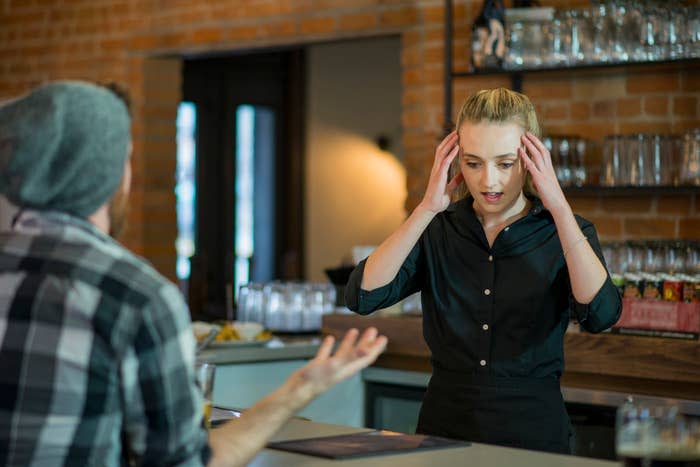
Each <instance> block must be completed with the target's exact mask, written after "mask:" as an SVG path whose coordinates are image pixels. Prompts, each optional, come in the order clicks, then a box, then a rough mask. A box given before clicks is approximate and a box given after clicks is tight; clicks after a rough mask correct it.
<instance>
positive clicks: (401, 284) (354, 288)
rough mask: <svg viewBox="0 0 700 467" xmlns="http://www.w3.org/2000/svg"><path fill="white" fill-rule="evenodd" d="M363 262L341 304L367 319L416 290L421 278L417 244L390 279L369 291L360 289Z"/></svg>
mask: <svg viewBox="0 0 700 467" xmlns="http://www.w3.org/2000/svg"><path fill="white" fill-rule="evenodd" d="M366 262H367V260H366V259H365V260H362V261H360V263H359V264H358V265H357V266H356V267H355V269H354V270H353V271H352V273H351V274H350V279H349V280H348V284H347V285H346V287H345V304H346V305H347V307H348V308H349V309H351V310H352V311H354V312H356V313H359V314H361V315H368V314H370V313H372V312H373V311H376V310H380V309H382V308H386V307H389V306H391V305H393V304H395V303H397V302H399V301H400V300H403V299H404V298H406V297H408V296H409V295H411V294H412V293H415V292H418V291H419V290H420V286H421V283H422V277H423V270H422V263H423V261H422V258H421V247H420V241H419V242H418V243H417V244H416V245H415V246H414V247H413V249H412V250H411V252H410V253H409V255H408V257H407V258H406V260H405V261H404V262H403V264H402V265H401V268H400V269H399V272H398V273H397V274H396V276H395V277H394V279H392V281H391V282H389V283H388V284H386V285H383V286H381V287H378V288H376V289H373V290H364V289H363V288H362V287H361V285H362V276H363V274H364V271H365V264H366Z"/></svg>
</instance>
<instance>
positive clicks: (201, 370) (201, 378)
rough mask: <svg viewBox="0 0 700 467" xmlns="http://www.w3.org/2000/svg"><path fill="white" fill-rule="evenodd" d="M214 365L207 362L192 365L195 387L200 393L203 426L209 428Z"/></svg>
mask: <svg viewBox="0 0 700 467" xmlns="http://www.w3.org/2000/svg"><path fill="white" fill-rule="evenodd" d="M215 372H216V365H214V364H213V363H207V362H196V363H195V365H194V375H195V379H196V382H197V386H198V387H199V389H200V391H202V399H203V402H202V417H203V420H204V426H206V427H207V429H209V428H211V408H212V396H213V394H214V374H215Z"/></svg>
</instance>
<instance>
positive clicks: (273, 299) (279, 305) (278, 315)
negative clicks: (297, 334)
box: [264, 282, 286, 331]
mask: <svg viewBox="0 0 700 467" xmlns="http://www.w3.org/2000/svg"><path fill="white" fill-rule="evenodd" d="M284 292H285V291H284V285H283V284H281V283H280V282H269V283H267V284H265V286H264V310H265V311H264V316H265V327H266V328H268V329H270V330H271V331H283V330H285V323H284V316H283V314H284V308H285V306H286V301H285V299H284Z"/></svg>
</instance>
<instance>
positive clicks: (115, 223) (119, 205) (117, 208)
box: [108, 187, 129, 240]
mask: <svg viewBox="0 0 700 467" xmlns="http://www.w3.org/2000/svg"><path fill="white" fill-rule="evenodd" d="M128 204H129V194H128V193H126V192H125V191H124V190H122V189H121V187H120V188H119V189H118V190H117V191H116V193H114V196H112V199H111V200H110V201H109V210H108V212H109V235H110V236H111V237H112V238H114V239H116V240H118V239H119V237H121V235H122V234H123V233H124V230H126V218H127V214H128V211H129V208H128Z"/></svg>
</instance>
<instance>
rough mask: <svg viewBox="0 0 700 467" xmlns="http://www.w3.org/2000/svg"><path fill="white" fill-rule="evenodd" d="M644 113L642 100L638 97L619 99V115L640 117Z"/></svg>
mask: <svg viewBox="0 0 700 467" xmlns="http://www.w3.org/2000/svg"><path fill="white" fill-rule="evenodd" d="M641 114H642V100H641V99H640V98H637V97H631V98H625V99H618V100H617V116H618V117H639V116H641Z"/></svg>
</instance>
